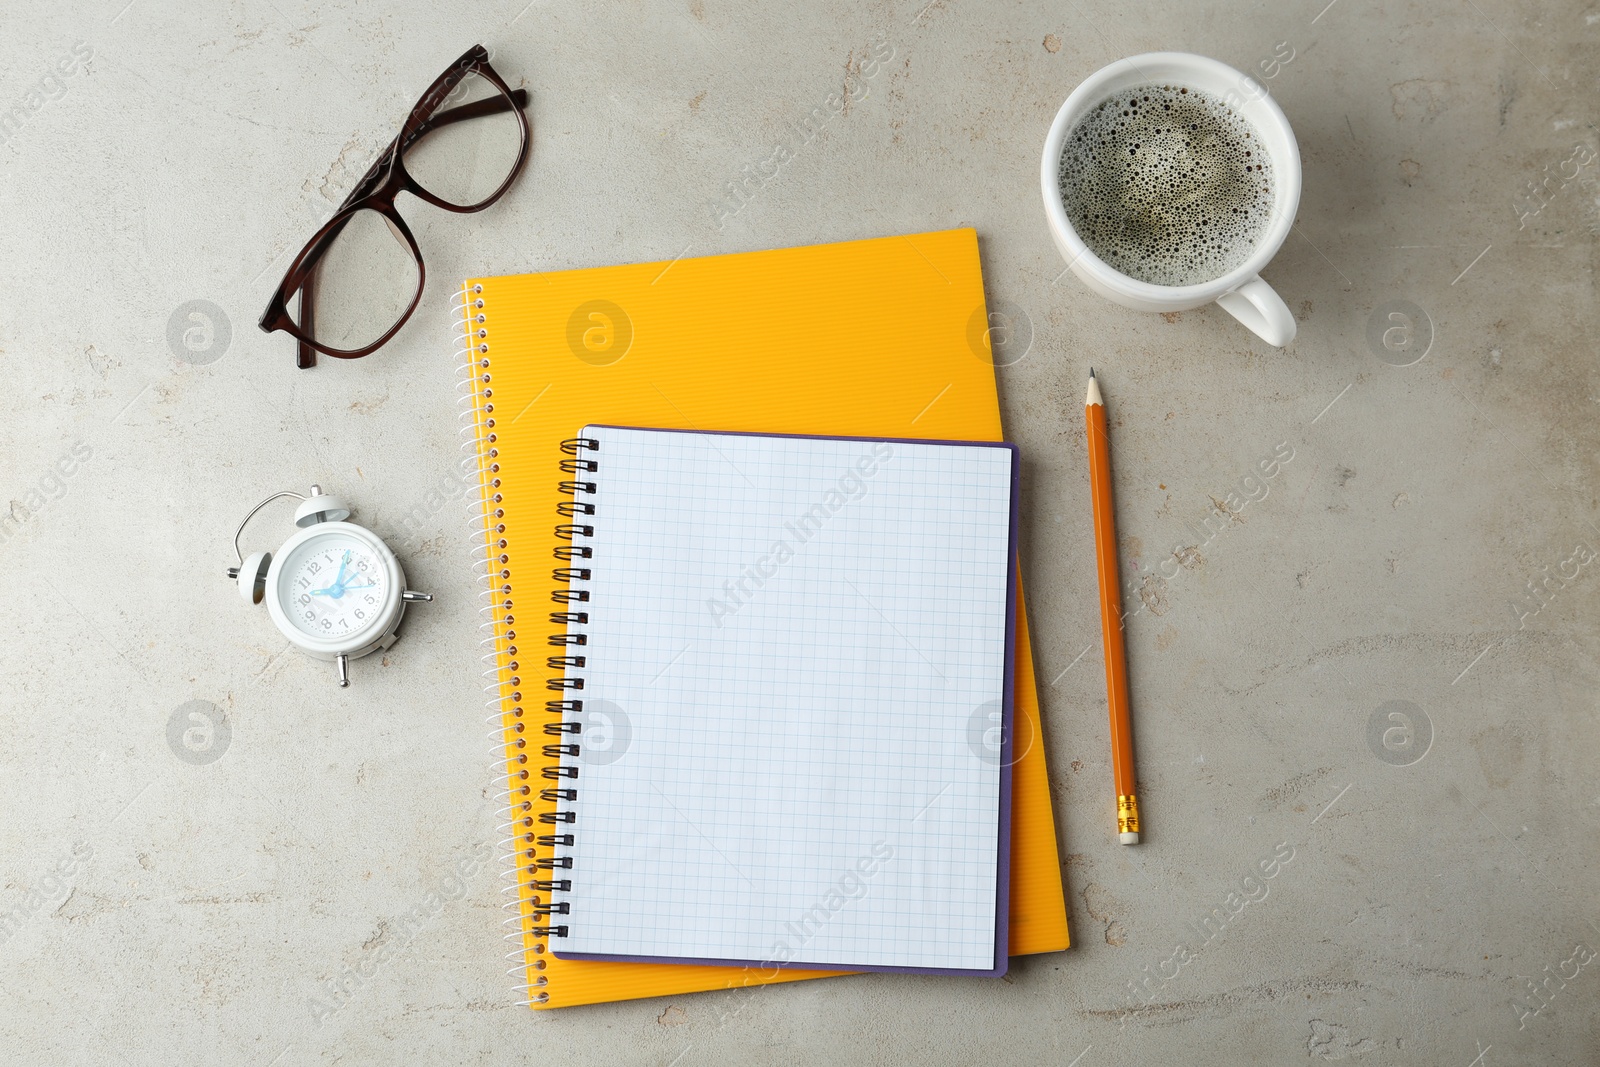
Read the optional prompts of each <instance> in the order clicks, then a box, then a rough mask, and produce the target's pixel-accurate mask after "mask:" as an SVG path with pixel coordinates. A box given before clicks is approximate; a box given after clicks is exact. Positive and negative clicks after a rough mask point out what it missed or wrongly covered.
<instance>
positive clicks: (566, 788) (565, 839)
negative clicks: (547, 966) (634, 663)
mask: <svg viewBox="0 0 1600 1067" xmlns="http://www.w3.org/2000/svg"><path fill="white" fill-rule="evenodd" d="M599 449H600V442H598V441H596V440H594V439H592V438H588V437H574V438H571V439H570V440H566V441H562V442H561V451H562V452H564V453H565V454H566V455H567V456H569V457H576V456H578V454H579V453H580V452H597V451H599ZM561 469H562V470H563V471H564V472H567V473H584V474H593V473H594V472H595V471H598V470H599V469H600V464H599V462H598V461H596V460H592V459H577V458H568V459H563V460H561ZM558 488H559V489H560V490H561V492H562V493H565V494H566V495H567V496H570V497H572V498H573V499H571V500H562V501H559V502H557V504H556V513H557V514H558V515H561V516H563V517H566V518H573V517H576V516H580V515H581V516H589V515H593V514H594V513H595V505H594V504H593V503H591V502H589V501H585V500H579V499H578V496H579V494H584V495H593V494H594V493H595V492H596V490H597V489H598V486H596V484H595V483H594V482H592V481H587V480H577V479H566V480H563V481H562V482H561V483H560V485H559V487H558ZM555 534H556V537H557V538H559V539H561V540H563V541H566V542H567V544H564V545H557V546H556V548H555V558H556V559H557V560H559V561H561V562H563V563H567V564H573V563H574V562H576V561H584V560H590V559H593V558H594V548H593V547H592V546H590V545H581V544H578V543H577V539H578V538H580V537H592V536H594V527H593V526H588V525H583V524H573V523H562V524H560V525H558V526H557V527H556V528H555ZM593 573H594V571H593V568H591V567H587V566H565V567H556V568H555V569H554V570H552V571H551V572H550V577H551V579H552V580H554V581H557V582H563V583H565V586H564V587H558V588H555V589H552V590H551V591H550V599H551V601H552V602H554V603H556V604H560V605H571V604H586V603H588V602H589V591H588V590H587V589H579V588H575V586H574V583H576V582H586V581H588V580H589V579H590V577H591V576H592V575H593ZM588 622H589V613H588V612H587V611H584V610H581V609H578V610H573V609H570V608H568V609H567V610H563V611H553V612H551V613H550V623H551V625H553V626H562V627H565V630H564V631H563V632H562V633H552V634H550V635H549V636H548V641H549V643H550V645H551V647H553V648H558V649H561V650H562V653H563V654H562V655H558V656H547V657H546V659H545V664H546V666H548V667H549V668H550V670H552V671H560V672H561V676H560V677H554V678H546V679H545V683H544V684H545V689H546V690H547V691H548V692H550V693H559V694H561V696H560V697H559V698H557V699H551V700H546V701H545V705H544V709H545V711H547V712H549V713H550V714H552V715H555V716H557V717H558V721H555V722H547V723H545V725H544V732H545V735H546V736H547V737H550V738H554V739H557V740H558V741H559V743H555V744H549V743H547V744H545V745H544V746H543V748H542V752H543V754H544V757H545V758H546V759H551V760H555V761H556V762H555V763H553V764H547V765H546V766H545V767H543V768H542V769H541V773H542V774H543V776H544V778H545V779H546V780H547V781H550V782H552V783H554V784H553V785H552V786H550V787H547V788H544V789H542V790H540V793H539V796H540V797H541V799H544V800H553V801H556V802H557V803H558V804H559V803H560V802H561V801H568V802H571V801H574V800H577V799H578V791H577V789H575V788H572V787H571V786H570V785H568V784H564V783H570V782H571V781H573V780H574V779H576V778H577V777H578V768H577V767H576V766H572V765H564V764H563V763H562V757H564V756H566V757H571V758H572V759H576V758H577V757H578V755H579V754H580V752H581V751H582V747H581V744H580V743H579V742H578V741H577V740H576V738H577V737H578V736H579V735H581V734H582V733H583V723H582V722H579V721H571V722H569V721H566V720H565V719H562V718H560V717H561V716H565V715H569V714H570V715H581V714H583V701H582V699H574V698H572V697H571V696H569V695H567V694H570V693H572V692H576V691H581V690H582V689H583V679H582V678H580V677H576V676H574V674H573V673H572V672H573V671H579V670H582V669H583V667H584V665H585V664H586V663H587V662H588V660H587V658H586V657H585V656H584V655H583V654H582V653H581V652H574V651H570V650H572V649H575V648H581V647H582V646H585V645H587V644H588V643H589V635H588V634H584V633H576V632H574V630H573V627H575V626H584V625H587V624H588ZM539 821H540V822H541V823H543V824H544V825H546V826H549V827H557V826H561V825H563V824H565V825H571V824H573V823H574V822H576V821H577V814H576V813H575V812H572V811H561V810H560V809H559V808H558V809H557V810H555V811H544V812H540V813H539ZM573 839H574V835H573V834H570V833H549V834H543V835H540V836H539V838H538V843H539V844H540V845H547V846H550V847H552V848H571V847H572V843H573ZM538 869H540V870H545V871H549V872H550V877H549V878H543V879H535V880H534V882H533V884H534V886H535V887H536V888H538V889H540V890H543V891H545V892H549V893H552V894H553V893H567V892H570V891H571V890H572V880H571V879H570V878H558V877H556V874H555V872H556V871H558V870H571V869H572V857H571V856H551V857H549V858H548V859H541V860H539V861H538ZM570 913H571V904H570V903H569V902H567V901H564V900H563V901H552V902H551V903H550V904H549V905H547V906H544V907H542V908H540V909H539V914H542V915H546V916H551V915H568V914H570ZM549 929H550V931H551V935H552V936H555V937H565V936H566V933H567V928H566V927H565V926H551V927H549Z"/></svg>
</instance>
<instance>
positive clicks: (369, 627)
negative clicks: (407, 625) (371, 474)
mask: <svg viewBox="0 0 1600 1067" xmlns="http://www.w3.org/2000/svg"><path fill="white" fill-rule="evenodd" d="M282 497H293V498H295V499H297V500H299V501H301V504H300V506H299V507H298V508H297V509H295V513H294V524H295V525H296V526H298V527H300V529H299V530H298V531H297V532H296V533H295V534H294V535H293V536H291V537H290V538H289V540H287V541H285V542H284V543H283V547H282V548H280V549H278V552H277V554H276V555H274V554H273V553H271V552H252V553H251V554H250V555H248V556H246V555H244V554H243V553H242V552H241V551H240V550H239V535H240V534H242V533H244V528H245V525H246V524H247V523H249V521H250V520H251V519H252V518H254V517H255V514H256V512H258V511H260V510H261V509H262V508H264V507H266V506H267V505H268V504H270V503H272V502H273V501H274V500H278V499H280V498H282ZM349 517H350V509H349V508H348V507H346V506H345V504H344V502H343V501H342V500H340V499H338V498H337V497H333V496H329V495H327V494H325V493H323V491H322V489H321V488H320V487H319V486H315V485H313V486H312V487H311V495H310V496H302V495H301V494H299V493H292V492H282V493H274V494H272V495H271V496H269V497H267V499H265V500H263V501H262V502H261V503H259V504H257V505H256V506H255V507H253V508H251V509H250V514H248V515H246V516H245V517H244V522H241V523H240V524H239V528H238V529H237V530H235V531H234V534H233V551H234V554H235V555H237V556H238V557H239V566H237V567H229V568H228V577H229V578H232V579H234V580H235V581H236V582H238V585H239V595H240V596H242V597H244V599H245V601H246V603H250V604H259V603H261V602H262V600H265V601H266V602H267V614H268V615H270V616H272V621H273V623H274V624H275V625H276V626H277V627H278V629H279V630H280V631H282V633H283V635H284V636H285V637H287V638H288V639H289V641H290V642H291V643H292V644H294V646H295V647H296V648H298V649H300V650H301V651H302V652H304V653H306V654H307V655H309V656H315V657H316V658H317V659H325V660H332V661H333V663H334V664H335V666H336V669H337V671H338V676H339V685H341V686H348V685H349V684H350V661H351V660H353V659H360V658H361V657H362V656H365V655H367V654H369V653H372V652H377V651H379V650H381V649H386V648H388V647H389V646H390V645H392V644H394V642H395V638H396V637H397V636H398V631H399V629H400V619H401V617H402V616H403V615H405V612H406V605H407V604H408V603H411V602H412V601H417V600H432V599H433V597H432V596H431V595H429V594H427V593H414V592H412V591H411V590H409V589H407V588H406V575H405V572H404V571H403V570H401V569H400V561H399V560H398V559H397V558H395V554H394V553H393V552H392V551H390V549H389V546H388V545H386V544H384V542H383V538H381V537H379V536H378V535H377V534H375V533H373V532H372V531H371V530H369V529H367V528H366V527H364V526H360V525H357V524H356V523H353V522H346V521H345V520H346V519H348V518H349Z"/></svg>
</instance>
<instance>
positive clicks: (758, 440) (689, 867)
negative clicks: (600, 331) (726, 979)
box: [551, 427, 1013, 970]
mask: <svg viewBox="0 0 1600 1067" xmlns="http://www.w3.org/2000/svg"><path fill="white" fill-rule="evenodd" d="M584 436H585V437H590V438H593V439H594V440H596V441H597V442H598V443H599V449H598V451H596V452H585V453H584V455H585V456H586V457H589V458H593V459H595V460H596V461H597V462H598V464H599V469H598V471H597V473H595V474H594V475H592V476H587V477H592V478H593V480H594V481H595V483H596V484H597V491H596V492H595V493H594V494H593V495H592V496H590V495H585V496H583V497H581V499H586V500H592V501H593V502H594V503H595V504H596V513H595V516H594V518H593V519H592V520H583V521H586V522H592V523H593V526H594V535H593V537H591V538H587V539H582V540H583V541H584V542H585V543H588V544H590V545H591V546H592V547H593V548H594V555H593V558H592V560H591V561H589V564H588V565H590V566H591V567H592V570H593V578H592V580H590V581H588V582H577V583H574V587H575V588H587V589H588V590H589V592H590V600H589V602H588V604H587V605H586V610H587V612H588V614H589V619H590V621H589V622H588V623H587V624H586V625H582V626H572V627H571V628H570V630H571V632H572V633H583V634H585V635H586V636H587V644H586V645H585V646H583V647H582V648H581V649H580V648H568V649H567V651H569V652H579V651H581V652H583V653H584V655H585V659H586V666H585V667H584V668H583V669H581V670H579V669H576V668H573V669H570V670H568V672H567V673H568V674H569V675H571V676H581V677H583V679H584V690H583V692H582V693H581V694H580V693H572V694H570V695H572V696H582V698H583V702H584V712H583V713H582V715H581V716H579V717H580V718H581V719H582V720H583V722H584V727H583V734H582V735H581V736H580V737H579V738H576V739H575V740H578V741H579V742H580V743H581V754H580V755H579V756H577V757H575V758H574V757H570V756H569V757H563V763H564V764H566V765H567V766H570V767H575V768H576V769H577V771H578V777H577V779H576V780H575V781H569V782H564V783H562V784H565V785H571V786H575V787H576V788H577V791H578V792H577V800H576V801H575V802H574V803H571V804H568V805H564V807H570V808H572V809H573V810H574V811H575V813H576V820H575V822H574V823H573V824H571V825H570V827H569V826H561V827H559V829H561V830H568V829H570V830H571V831H572V833H573V834H574V836H575V843H574V844H573V845H572V846H571V847H570V848H567V849H565V850H563V853H564V854H566V855H570V856H571V857H572V870H571V871H570V877H571V879H572V882H573V888H572V891H571V893H570V894H557V897H556V899H557V900H564V901H566V902H567V903H568V904H569V906H570V911H569V913H568V914H566V915H564V916H562V917H561V918H560V919H559V920H558V921H559V922H561V923H563V924H565V925H566V926H567V928H568V936H567V937H566V938H564V939H557V940H556V941H555V942H554V943H553V944H552V946H551V947H552V949H553V951H555V952H556V953H558V954H576V953H582V954H597V955H615V956H629V957H651V958H678V959H699V960H734V961H753V962H764V963H768V964H771V965H776V964H779V963H801V964H813V965H816V964H827V965H833V966H841V967H909V968H945V969H971V970H992V969H993V968H994V967H995V966H996V965H997V964H998V963H999V962H1000V961H998V960H996V958H995V956H996V952H995V948H996V900H997V890H998V881H997V879H998V873H999V872H998V863H999V851H998V849H999V844H1000V842H999V832H1000V822H1001V810H1000V809H1001V783H1002V777H1001V768H1000V760H999V758H998V756H997V751H996V746H995V743H994V742H995V737H996V735H997V733H998V727H999V724H1000V708H1001V706H1002V705H1001V701H1002V698H1003V696H1004V694H1005V681H1006V668H1007V659H1006V654H1007V647H1006V646H1007V642H1006V636H1007V590H1008V583H1009V581H1010V537H1011V529H1010V524H1011V489H1012V463H1013V454H1012V452H1011V450H1010V449H1008V448H1003V447H993V446H989V447H985V446H976V445H973V446H969V445H946V444H927V443H911V442H899V441H894V442H888V441H857V440H838V439H821V438H783V437H767V436H753V435H750V436H747V435H736V434H700V433H679V432H665V431H650V430H627V429H616V428H610V427H589V428H586V429H585V430H584ZM561 873H562V875H563V877H565V876H567V875H568V874H569V872H565V871H563V872H561Z"/></svg>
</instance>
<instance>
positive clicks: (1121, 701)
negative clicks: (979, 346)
mask: <svg viewBox="0 0 1600 1067" xmlns="http://www.w3.org/2000/svg"><path fill="white" fill-rule="evenodd" d="M1083 414H1084V422H1085V424H1086V425H1087V427H1088V436H1089V490H1090V494H1091V496H1092V497H1093V500H1094V550H1095V569H1096V570H1097V571H1098V572H1099V577H1100V637H1101V641H1102V643H1103V646H1104V648H1105V655H1106V703H1107V705H1108V706H1109V708H1110V711H1111V776H1112V783H1113V785H1114V786H1115V787H1116V791H1117V833H1118V835H1119V837H1120V839H1121V841H1122V843H1123V844H1125V845H1133V844H1138V842H1139V795H1138V786H1137V784H1136V782H1135V780H1134V775H1133V728H1132V726H1131V725H1130V723H1129V721H1128V663H1127V656H1126V653H1125V652H1124V650H1123V645H1122V580H1121V578H1120V577H1119V576H1118V573H1117V523H1116V515H1115V514H1114V512H1113V509H1112V504H1111V446H1110V438H1109V437H1108V436H1107V434H1106V408H1105V403H1104V402H1103V401H1102V400H1101V398H1100V384H1099V382H1097V381H1096V380H1095V377H1094V372H1093V371H1090V372H1089V395H1088V398H1087V402H1086V403H1085V406H1084V412H1083Z"/></svg>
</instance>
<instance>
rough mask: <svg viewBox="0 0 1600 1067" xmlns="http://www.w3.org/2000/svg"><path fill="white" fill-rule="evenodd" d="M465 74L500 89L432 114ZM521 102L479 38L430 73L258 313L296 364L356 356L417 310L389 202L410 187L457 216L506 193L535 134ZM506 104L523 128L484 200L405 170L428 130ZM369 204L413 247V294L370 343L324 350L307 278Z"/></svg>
mask: <svg viewBox="0 0 1600 1067" xmlns="http://www.w3.org/2000/svg"><path fill="white" fill-rule="evenodd" d="M469 74H478V75H480V76H482V77H483V78H485V79H486V80H488V81H489V82H490V83H492V84H493V85H494V86H495V87H496V88H498V89H499V90H500V92H499V94H497V95H495V96H492V97H486V98H484V99H482V100H475V101H473V102H472V103H470V104H463V105H461V106H460V107H454V108H451V109H450V110H448V111H442V112H440V113H438V114H437V115H436V114H434V113H433V110H434V108H436V107H438V106H439V105H440V104H441V103H442V102H443V101H444V99H445V98H446V97H448V96H449V95H450V93H451V92H453V91H454V90H455V88H456V86H458V85H460V84H461V81H462V79H464V78H465V77H466V76H467V75H469ZM508 101H509V103H508ZM527 106H528V91H527V90H526V89H517V90H514V91H513V90H512V89H511V88H510V87H509V86H507V85H506V83H505V81H504V80H502V79H501V77H500V75H498V74H496V73H495V70H494V68H493V67H491V66H490V65H489V52H488V50H487V49H485V48H484V47H483V45H481V44H479V45H473V46H472V47H471V48H469V49H468V50H467V52H466V54H465V55H463V56H462V57H461V58H460V59H458V60H456V61H455V62H454V63H452V64H451V65H450V68H449V69H448V70H446V71H445V72H444V73H443V74H441V75H439V77H438V78H437V79H435V81H434V83H433V84H432V85H431V86H429V87H428V91H427V92H425V93H423V94H422V98H421V99H420V100H418V101H417V103H416V105H415V106H414V107H412V109H411V115H410V117H409V118H407V119H406V123H405V125H404V126H402V127H401V129H400V133H399V134H398V135H397V136H396V137H395V139H394V140H393V141H391V142H389V147H388V148H386V149H384V151H383V153H382V154H381V155H380V156H379V157H378V160H377V162H375V163H373V165H372V167H371V168H370V169H369V170H368V171H367V173H366V174H365V175H363V176H362V178H361V181H360V182H358V183H357V184H356V187H355V189H353V190H352V191H351V193H350V195H349V196H347V197H345V200H344V203H342V204H340V205H339V210H338V211H336V212H334V215H333V218H331V219H329V220H328V221H327V223H326V224H325V225H324V226H323V227H322V229H320V230H318V231H317V232H316V234H315V235H314V236H313V237H312V238H311V240H309V241H307V242H306V246H305V247H304V248H302V249H301V250H300V254H299V255H298V256H296V257H295V260H294V262H293V263H291V264H290V265H289V270H288V271H287V272H286V273H285V274H284V276H283V281H282V282H280V283H279V284H278V289H277V291H276V292H274V293H273V294H272V299H271V300H270V301H269V302H268V303H267V309H266V310H265V311H263V312H262V313H261V321H260V324H259V325H260V326H261V329H262V330H263V331H264V332H266V333H273V332H275V331H277V330H282V331H284V332H285V333H287V334H289V335H291V336H292V337H294V339H295V340H296V341H297V342H299V345H298V351H297V352H296V366H298V367H300V368H301V369H302V370H303V369H305V368H307V367H313V366H315V365H316V362H317V353H318V352H321V353H322V354H324V355H328V356H333V357H335V358H337V359H360V358H361V357H362V356H366V355H371V354H372V353H373V352H376V351H377V350H378V349H380V348H382V347H383V346H384V345H385V344H387V343H388V341H389V339H390V338H392V337H393V336H394V335H395V334H396V333H399V332H400V328H401V327H402V326H404V325H405V324H406V322H407V320H409V319H410V318H411V313H412V312H414V311H416V310H417V305H418V304H419V303H421V301H422V289H423V286H424V285H425V284H426V282H427V268H426V267H424V266H423V262H422V250H421V249H420V248H418V247H417V239H416V238H415V237H413V236H412V234H411V227H409V226H407V225H406V220H405V219H403V218H401V217H400V212H399V211H398V210H397V209H396V207H395V198H396V197H398V196H399V195H400V194H401V193H411V194H413V195H414V196H417V197H420V198H421V199H423V200H426V201H427V202H428V203H430V204H432V205H434V206H435V207H442V208H444V209H445V210H446V211H454V212H456V213H458V214H469V213H471V212H474V211H482V210H483V209H484V208H486V207H488V206H489V205H490V204H493V203H494V202H495V201H496V200H499V199H500V197H501V196H503V195H505V191H506V190H507V189H509V188H511V183H512V182H514V181H516V180H517V175H519V174H521V173H522V168H523V165H524V164H526V163H527V161H528V149H529V147H530V145H531V144H532V141H533V132H532V130H531V129H530V127H529V125H528V116H527V114H526V113H525V110H524V109H525V108H526V107H527ZM508 109H510V110H511V111H512V112H513V114H515V115H516V116H517V122H518V124H519V125H520V127H521V135H522V144H521V146H520V148H519V149H518V151H517V161H516V163H515V164H514V165H513V166H512V167H511V172H510V173H509V174H508V175H506V180H505V181H504V182H502V183H500V188H498V189H496V190H495V191H494V192H493V193H490V194H489V196H488V197H487V198H486V199H484V200H482V201H480V202H479V203H476V204H472V205H469V206H466V207H463V206H461V205H460V204H452V203H450V202H448V201H446V200H441V199H440V198H439V197H437V196H435V195H434V194H432V193H430V192H428V190H426V189H424V188H423V187H422V186H421V185H419V184H418V183H417V181H416V179H414V178H413V177H412V176H411V175H410V174H409V173H408V172H407V171H406V165H405V153H406V150H407V149H408V148H410V147H411V146H412V145H413V144H415V143H416V142H417V141H418V140H420V139H421V138H422V137H424V136H425V135H427V134H428V133H429V132H431V131H433V130H436V129H438V128H439V127H441V126H447V125H449V124H450V123H453V122H460V121H462V120H464V119H476V118H483V117H485V116H488V115H495V114H499V113H500V112H503V111H506V110H508ZM367 209H370V210H373V211H376V212H378V213H379V214H380V215H382V216H383V217H384V219H386V220H387V221H388V222H389V224H390V226H392V227H393V228H394V230H395V232H396V233H398V234H399V235H400V236H401V237H403V238H404V239H405V243H406V245H407V246H409V248H410V250H411V259H412V261H413V262H414V263H416V265H417V291H416V292H415V293H413V294H412V296H411V304H410V306H409V307H407V308H406V310H405V313H404V314H402V315H401V316H400V318H399V319H398V320H397V321H396V322H395V324H394V325H393V326H391V327H389V330H388V332H387V333H385V334H384V335H383V336H382V337H379V338H378V339H377V340H376V341H374V342H373V343H372V344H370V345H367V346H366V347H365V348H356V349H338V348H330V347H329V346H327V345H325V344H319V343H318V342H317V341H316V340H315V339H314V338H312V336H311V333H312V331H313V329H314V323H315V321H316V320H315V318H314V311H313V298H312V290H313V288H314V287H313V285H312V284H311V283H312V281H313V279H314V278H315V276H316V271H317V265H318V264H319V263H320V262H321V260H322V256H323V254H324V253H326V252H327V250H328V248H329V246H330V245H332V244H333V241H334V239H335V238H336V237H338V236H339V234H340V232H341V231H343V230H344V228H345V225H346V224H347V223H348V222H349V221H350V219H351V218H352V217H353V216H354V215H355V213H356V212H357V211H362V210H367ZM296 295H298V296H299V297H300V321H299V322H296V321H295V320H294V318H293V316H291V315H290V313H289V301H290V300H292V299H293V298H294V297H295V296H296Z"/></svg>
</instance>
